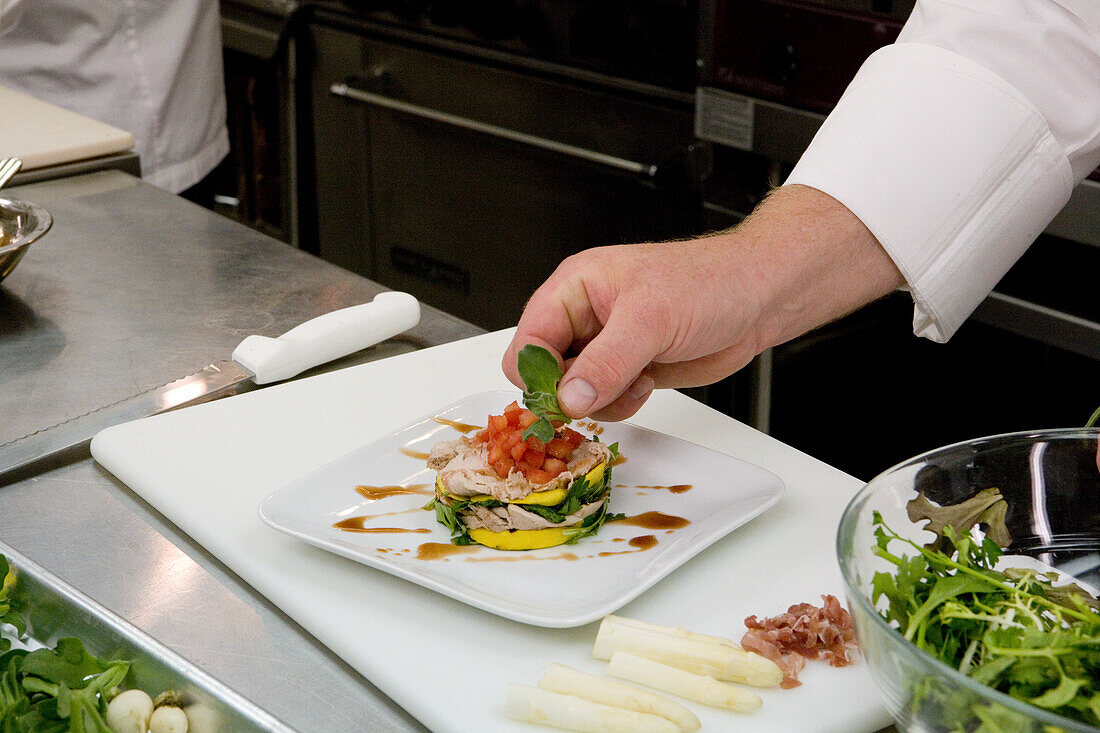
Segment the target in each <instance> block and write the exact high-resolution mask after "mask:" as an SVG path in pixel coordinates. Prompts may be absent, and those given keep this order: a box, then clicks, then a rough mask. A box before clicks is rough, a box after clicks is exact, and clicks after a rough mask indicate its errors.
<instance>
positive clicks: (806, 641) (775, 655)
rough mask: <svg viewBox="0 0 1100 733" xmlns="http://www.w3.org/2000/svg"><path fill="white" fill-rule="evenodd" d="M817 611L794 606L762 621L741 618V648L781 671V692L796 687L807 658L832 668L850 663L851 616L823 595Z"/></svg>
mask: <svg viewBox="0 0 1100 733" xmlns="http://www.w3.org/2000/svg"><path fill="white" fill-rule="evenodd" d="M821 600H823V601H824V602H825V603H824V605H823V606H822V607H821V608H818V607H817V606H815V605H813V604H811V603H796V604H795V605H793V606H791V607H790V608H788V609H787V612H786V613H783V614H780V615H778V616H773V617H771V618H766V619H764V620H762V621H761V620H758V619H757V618H756V616H749V617H748V618H747V619H745V626H747V627H748V629H749V630H748V631H746V632H745V635H744V636H743V637H742V638H741V647H742V648H743V649H745V650H746V651H750V652H756V653H757V654H759V655H761V656H764V657H767V658H768V659H770V660H772V661H773V662H775V663H776V664H778V665H779V668H780V669H782V670H783V681H782V682H780V683H779V686H780V687H782V688H784V689H790V688H792V687H798V686H799V685H801V684H802V683H801V682H799V681H798V673H799V672H800V671H801V670H802V668H803V667H804V666H805V665H806V660H807V659H819V658H822V657H823V658H824V659H825V660H826V661H828V662H829V664H830V665H832V666H834V667H845V666H847V665H848V664H850V663H851V661H852V660H851V659H850V658H849V656H848V647H852V648H853V649H858V648H859V647H858V644H857V643H856V634H855V629H854V628H853V627H852V616H851V614H849V613H848V610H847V609H846V608H844V607H843V606H842V605H840V601H838V600H837V598H836V596H832V595H823V596H821Z"/></svg>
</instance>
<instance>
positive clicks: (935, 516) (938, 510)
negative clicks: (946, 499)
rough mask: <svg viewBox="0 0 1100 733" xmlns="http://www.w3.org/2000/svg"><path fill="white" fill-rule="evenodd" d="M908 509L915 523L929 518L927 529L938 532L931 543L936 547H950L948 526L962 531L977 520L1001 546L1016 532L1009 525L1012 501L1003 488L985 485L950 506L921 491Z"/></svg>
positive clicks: (1007, 544) (933, 547) (906, 507)
mask: <svg viewBox="0 0 1100 733" xmlns="http://www.w3.org/2000/svg"><path fill="white" fill-rule="evenodd" d="M905 510H906V512H907V513H908V515H909V519H910V520H911V521H913V522H914V523H919V522H920V521H921V520H925V519H927V520H928V523H927V524H925V525H924V529H927V530H928V531H930V532H935V533H936V539H935V540H933V541H932V542H931V543H929V544H928V545H927V547H928V548H929V549H932V550H944V549H948V548H949V547H950V540H949V539H948V538H947V535H946V534H945V533H944V530H945V529H946V528H947V527H951V528H953V529H954V530H955V532H956V533H962V532H966V531H967V530H969V529H970V528H971V527H973V526H974V525H977V524H982V525H985V526H986V527H987V530H986V534H987V536H988V537H989V539H991V540H993V541H994V542H996V543H997V544H998V545H1000V546H1001V547H1008V546H1009V545H1010V544H1012V536H1011V535H1010V534H1009V532H1008V527H1007V526H1006V525H1005V513H1006V512H1007V511H1008V502H1006V501H1005V500H1004V497H1002V496H1001V492H1000V490H999V489H995V488H991V489H983V490H982V491H979V492H978V493H977V494H975V495H974V496H972V497H970V498H969V499H967V500H966V501H963V502H959V503H958V504H949V505H947V506H939V505H938V504H933V503H932V502H931V501H929V500H928V497H927V496H925V495H924V493H923V492H921V493H920V494H919V495H918V496H917V498H916V499H913V500H911V501H910V502H909V503H908V504H906V505H905Z"/></svg>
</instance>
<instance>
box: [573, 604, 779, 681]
mask: <svg viewBox="0 0 1100 733" xmlns="http://www.w3.org/2000/svg"><path fill="white" fill-rule="evenodd" d="M617 651H622V652H628V653H630V654H635V655H637V656H639V657H645V658H646V659H652V660H654V661H656V662H661V663H662V664H667V665H670V666H673V667H677V668H678V669H683V670H686V671H688V672H693V673H695V674H703V675H709V676H711V677H714V678H715V679H717V680H725V681H728V682H740V683H743V684H746V685H752V686H754V687H774V686H776V685H778V684H779V683H780V681H782V679H783V670H781V669H779V666H778V665H776V663H775V662H773V661H772V660H770V659H768V658H767V657H762V656H760V655H759V654H756V653H754V652H747V651H745V650H744V649H742V648H741V647H739V646H737V645H736V644H734V643H733V642H732V641H730V640H729V639H723V638H721V637H717V636H707V635H706V634H697V633H695V632H692V631H687V630H686V629H678V628H675V627H672V626H659V625H657V624H650V623H646V622H644V621H638V620H636V619H627V618H623V617H621V616H607V617H605V618H604V620H603V621H602V622H601V623H600V630H599V632H598V633H597V634H596V643H595V644H594V645H593V646H592V656H593V657H595V658H596V659H605V660H606V659H611V655H612V654H614V653H615V652H617Z"/></svg>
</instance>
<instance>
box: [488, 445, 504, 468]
mask: <svg viewBox="0 0 1100 733" xmlns="http://www.w3.org/2000/svg"><path fill="white" fill-rule="evenodd" d="M507 456H508V451H506V450H504V448H503V447H502V446H501V445H500V444H499V443H493V444H491V445H490V446H489V465H492V464H493V463H495V462H497V461H500V460H502V459H503V458H505V457H507Z"/></svg>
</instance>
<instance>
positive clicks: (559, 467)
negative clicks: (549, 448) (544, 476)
mask: <svg viewBox="0 0 1100 733" xmlns="http://www.w3.org/2000/svg"><path fill="white" fill-rule="evenodd" d="M565 466H566V463H565V461H563V460H560V459H558V458H553V457H549V456H548V457H547V458H546V461H545V462H544V463H543V464H542V470H544V471H546V472H547V473H549V474H550V475H551V476H557V475H558V474H559V473H561V472H562V471H564V470H565Z"/></svg>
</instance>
